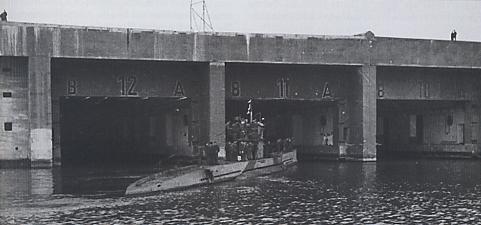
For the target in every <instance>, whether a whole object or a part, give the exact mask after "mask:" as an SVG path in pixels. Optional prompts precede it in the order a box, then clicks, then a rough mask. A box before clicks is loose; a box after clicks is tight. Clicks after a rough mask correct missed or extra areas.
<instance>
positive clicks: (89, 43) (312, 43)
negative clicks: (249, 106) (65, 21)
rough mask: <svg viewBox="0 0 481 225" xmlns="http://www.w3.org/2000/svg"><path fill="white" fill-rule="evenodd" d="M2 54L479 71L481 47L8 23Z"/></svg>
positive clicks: (2, 30)
mask: <svg viewBox="0 0 481 225" xmlns="http://www.w3.org/2000/svg"><path fill="white" fill-rule="evenodd" d="M0 34H1V35H0V55H11V56H30V55H35V54H37V55H39V54H41V55H50V56H53V57H89V58H123V59H127V58H128V59H162V60H187V61H247V62H284V63H314V64H366V63H370V64H373V65H376V64H379V65H403V66H406V65H409V66H433V67H467V68H471V67H477V68H480V67H481V54H480V53H481V43H479V42H463V41H456V42H452V41H443V40H419V39H401V38H387V37H374V35H373V34H372V33H371V32H368V33H366V34H365V35H356V36H321V35H317V36H316V35H287V34H279V35H277V34H237V33H188V32H187V33H186V32H176V31H160V30H141V29H130V28H125V29H124V28H102V27H79V26H66V25H47V24H31V23H16V22H4V23H1V24H0Z"/></svg>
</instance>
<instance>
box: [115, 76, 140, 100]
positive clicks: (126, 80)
mask: <svg viewBox="0 0 481 225" xmlns="http://www.w3.org/2000/svg"><path fill="white" fill-rule="evenodd" d="M117 81H118V82H119V83H120V94H121V95H137V92H136V91H135V84H136V83H137V78H136V77H134V76H128V77H125V76H120V77H119V78H118V79H117Z"/></svg>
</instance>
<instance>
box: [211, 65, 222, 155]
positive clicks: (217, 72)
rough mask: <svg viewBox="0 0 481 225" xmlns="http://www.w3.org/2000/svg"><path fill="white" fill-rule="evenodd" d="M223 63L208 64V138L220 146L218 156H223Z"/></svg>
mask: <svg viewBox="0 0 481 225" xmlns="http://www.w3.org/2000/svg"><path fill="white" fill-rule="evenodd" d="M224 83H225V63H216V62H214V63H210V66H209V140H210V141H215V142H217V144H218V145H219V147H220V152H219V156H220V157H223V158H225V88H224Z"/></svg>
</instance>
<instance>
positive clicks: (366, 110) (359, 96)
mask: <svg viewBox="0 0 481 225" xmlns="http://www.w3.org/2000/svg"><path fill="white" fill-rule="evenodd" d="M351 85H352V90H353V91H352V92H351V93H352V96H350V98H348V100H347V104H348V107H349V114H350V115H349V116H350V117H349V124H350V126H349V127H350V131H349V135H348V136H349V137H348V140H347V149H346V158H348V159H354V160H362V161H375V160H376V113H377V112H376V67H375V66H362V67H360V68H359V70H358V74H357V76H356V77H355V78H354V81H353V82H352V84H351Z"/></svg>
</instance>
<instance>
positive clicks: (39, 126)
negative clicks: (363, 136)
mask: <svg viewBox="0 0 481 225" xmlns="http://www.w3.org/2000/svg"><path fill="white" fill-rule="evenodd" d="M50 79H51V76H50V57H48V56H31V57H29V58H28V89H29V95H28V110H29V118H30V152H31V153H30V161H31V166H32V167H51V166H52V116H51V114H52V105H51V88H50V86H51V82H50Z"/></svg>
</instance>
